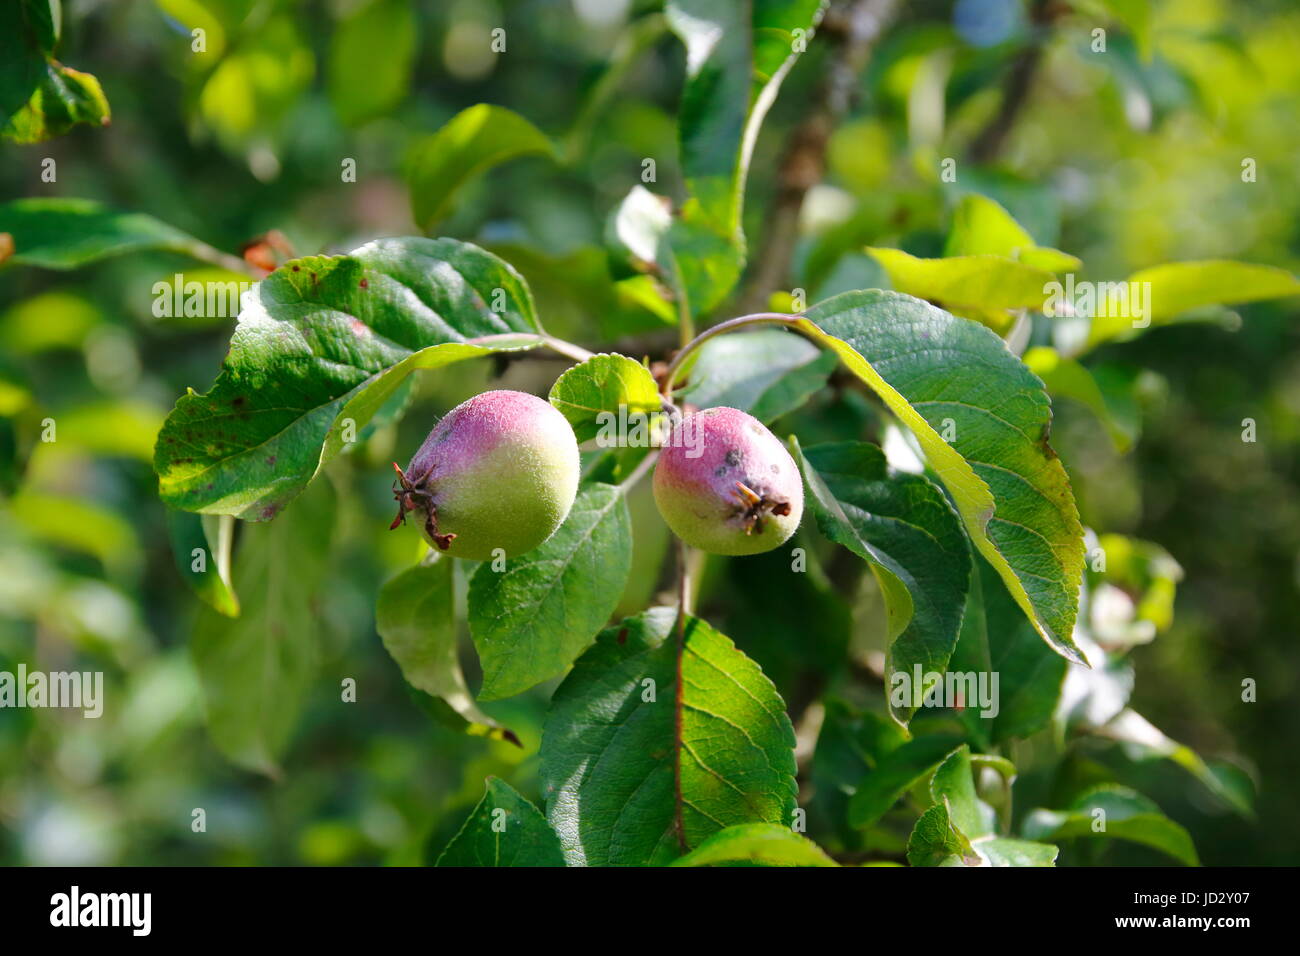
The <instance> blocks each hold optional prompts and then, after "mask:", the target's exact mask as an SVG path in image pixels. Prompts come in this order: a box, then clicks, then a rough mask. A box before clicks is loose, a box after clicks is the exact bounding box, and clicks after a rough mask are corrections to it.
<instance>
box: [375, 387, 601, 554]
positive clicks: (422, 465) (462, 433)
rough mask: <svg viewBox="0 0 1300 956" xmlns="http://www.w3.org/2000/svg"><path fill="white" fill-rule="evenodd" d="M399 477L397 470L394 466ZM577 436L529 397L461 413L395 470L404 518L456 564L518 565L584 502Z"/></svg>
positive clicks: (513, 396)
mask: <svg viewBox="0 0 1300 956" xmlns="http://www.w3.org/2000/svg"><path fill="white" fill-rule="evenodd" d="M394 467H396V466H394ZM579 474H580V464H579V459H578V443H577V440H576V439H575V438H574V434H573V428H572V427H571V426H570V425H569V423H568V422H567V421H566V420H565V418H564V416H563V415H561V414H560V413H559V412H558V411H556V410H555V408H553V407H552V406H551V405H550V404H549V403H547V402H544V401H542V400H541V399H540V398H538V397H537V396H535V395H529V394H527V393H525V392H513V391H505V390H499V391H491V392H483V393H482V394H480V395H476V396H474V397H473V398H471V399H470V400H469V401H467V402H463V403H462V404H460V405H457V406H456V407H455V408H453V409H452V410H451V411H450V412H448V413H447V414H446V415H445V416H444V417H443V419H442V420H441V421H440V422H438V424H437V425H435V426H434V428H433V430H432V431H431V432H429V437H428V438H426V439H425V440H424V444H422V445H421V446H420V448H419V450H418V451H417V452H416V453H415V455H414V456H413V457H412V458H411V463H410V465H408V466H407V468H406V471H405V472H402V471H401V469H400V468H399V469H398V482H397V486H396V487H395V488H394V496H395V497H396V498H397V501H398V515H397V518H396V519H395V520H394V521H393V527H396V526H397V525H398V524H400V523H402V522H403V521H404V519H405V517H406V516H407V514H408V513H410V515H411V517H412V518H413V519H415V523H416V524H417V526H419V527H420V528H421V530H422V531H423V533H424V535H425V537H426V538H428V539H429V540H430V541H431V542H432V543H433V544H435V545H436V546H437V547H438V548H440V549H441V550H443V551H446V552H447V553H448V554H450V555H452V556H453V557H458V558H469V559H471V560H475V561H486V560H489V559H491V558H493V557H494V556H495V555H496V553H497V549H498V548H499V549H501V551H502V552H504V553H505V555H506V557H514V556H515V555H519V554H523V553H524V552H526V551H531V550H532V549H533V548H535V547H537V546H538V545H539V544H541V543H542V542H543V541H545V540H546V539H547V538H549V537H550V536H551V535H552V534H554V533H555V530H556V529H557V528H559V527H560V525H561V524H563V523H564V519H565V518H567V517H568V516H569V509H570V508H572V507H573V500H574V498H575V497H576V495H577V493H578V478H579Z"/></svg>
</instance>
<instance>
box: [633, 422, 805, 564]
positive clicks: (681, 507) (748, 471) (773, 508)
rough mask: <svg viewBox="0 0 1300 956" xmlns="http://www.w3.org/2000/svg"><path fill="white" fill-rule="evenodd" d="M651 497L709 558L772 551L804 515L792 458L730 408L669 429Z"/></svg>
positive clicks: (761, 426) (761, 428)
mask: <svg viewBox="0 0 1300 956" xmlns="http://www.w3.org/2000/svg"><path fill="white" fill-rule="evenodd" d="M738 484H739V485H743V486H744V488H745V489H747V491H748V495H747V494H746V492H745V491H742V490H741V489H739V488H738V487H737V486H738ZM654 495H655V503H656V504H657V505H658V506H659V514H660V515H662V516H663V519H664V521H665V522H666V523H667V525H668V527H669V528H671V529H672V531H673V533H674V534H675V535H677V537H679V538H681V539H682V540H683V541H685V542H686V543H687V544H689V545H691V546H692V547H695V548H699V549H701V550H702V551H708V552H709V553H710V554H726V555H745V554H761V553H762V552H764V551H771V550H772V549H773V548H776V547H779V546H780V545H782V544H784V543H785V542H786V541H787V540H789V538H790V536H791V535H792V534H794V532H795V529H796V528H798V527H799V519H800V518H801V517H802V516H803V480H802V478H801V477H800V475H799V470H798V469H797V468H796V467H795V463H794V459H793V458H791V457H790V453H789V452H788V451H786V449H785V446H784V445H783V444H781V441H780V440H779V439H778V438H777V437H776V436H775V435H773V434H772V433H771V432H770V431H769V430H768V429H767V427H766V426H765V425H764V424H763V423H762V422H760V421H759V420H758V419H757V418H754V417H753V416H752V415H749V414H747V413H746V412H742V411H740V410H739V409H736V408H727V407H719V408H709V409H705V410H704V411H701V412H695V413H694V414H691V415H686V416H684V417H683V418H682V420H681V421H680V422H678V423H677V424H676V425H675V426H674V428H673V430H672V432H671V433H670V436H669V439H668V442H667V443H666V445H665V447H664V448H663V449H662V450H661V451H660V453H659V461H658V462H657V463H656V465H655V476H654ZM755 498H757V499H760V502H761V503H758V504H757V505H755V502H754V499H755ZM747 504H748V507H747Z"/></svg>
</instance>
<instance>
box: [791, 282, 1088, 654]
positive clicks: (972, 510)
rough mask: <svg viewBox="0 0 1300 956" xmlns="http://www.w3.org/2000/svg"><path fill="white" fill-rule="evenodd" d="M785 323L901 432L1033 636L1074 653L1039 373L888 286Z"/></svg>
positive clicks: (1070, 502)
mask: <svg viewBox="0 0 1300 956" xmlns="http://www.w3.org/2000/svg"><path fill="white" fill-rule="evenodd" d="M794 327H795V328H798V329H800V330H801V331H803V332H805V334H808V335H810V336H812V338H813V339H814V341H818V342H819V343H821V344H824V345H826V346H828V347H829V348H831V349H832V350H834V351H835V352H836V353H837V354H838V355H839V356H840V358H841V359H842V360H843V361H844V362H845V364H846V365H847V366H848V368H849V370H850V371H852V372H853V373H854V374H856V375H857V376H858V377H859V378H861V379H862V380H863V381H864V382H866V383H867V385H869V386H870V387H871V388H872V390H873V391H875V392H876V394H878V395H879V396H880V397H881V399H882V400H883V401H884V402H885V404H886V406H887V407H888V408H889V410H890V411H891V412H892V413H893V414H894V415H895V416H896V417H897V418H898V419H899V420H900V421H901V422H902V423H903V424H904V425H906V426H907V427H908V428H909V429H911V431H912V432H913V434H915V435H916V438H917V440H918V442H919V443H920V445H921V449H922V451H923V452H924V453H925V456H926V459H927V460H928V462H929V464H930V467H931V468H932V469H934V472H935V473H936V475H937V476H938V477H939V479H940V481H942V482H943V484H944V485H945V487H946V488H947V489H948V492H949V494H950V495H952V498H953V500H954V503H955V504H956V507H957V512H958V514H959V515H960V516H961V519H962V523H963V524H964V525H965V527H966V532H967V534H969V535H970V538H971V541H972V542H973V543H974V544H975V546H976V549H977V550H978V551H979V552H980V553H981V554H982V555H983V556H984V557H985V559H986V560H988V561H989V563H990V564H991V565H992V566H993V567H994V568H995V569H996V570H997V572H998V574H999V575H1000V576H1001V577H1002V579H1003V581H1004V582H1006V585H1007V588H1008V589H1009V590H1010V592H1011V594H1012V596H1013V597H1014V598H1015V600H1016V603H1017V604H1018V605H1019V606H1020V607H1021V609H1022V610H1023V611H1024V612H1025V614H1026V615H1028V616H1029V618H1030V620H1031V621H1033V622H1034V625H1035V627H1036V628H1037V630H1038V632H1039V634H1040V635H1041V636H1042V638H1043V640H1045V641H1047V642H1048V644H1049V645H1050V646H1051V647H1052V648H1053V649H1054V650H1056V652H1057V653H1059V654H1061V655H1062V656H1064V657H1066V658H1067V659H1070V660H1075V661H1079V660H1080V655H1079V652H1078V650H1077V648H1075V647H1074V644H1073V641H1072V640H1071V633H1072V631H1073V629H1074V619H1075V615H1076V614H1077V612H1078V593H1079V585H1080V582H1081V580H1082V575H1083V528H1082V526H1081V525H1080V523H1079V515H1078V510H1077V508H1076V507H1075V503H1074V496H1073V494H1072V493H1071V491H1070V484H1069V479H1068V477H1067V476H1066V473H1065V469H1064V468H1063V467H1062V466H1061V463H1060V461H1059V460H1058V459H1057V457H1056V453H1055V452H1054V451H1053V450H1052V448H1051V446H1050V445H1049V444H1048V442H1047V435H1048V431H1049V430H1050V425H1051V404H1050V402H1049V401H1048V398H1047V393H1046V392H1045V391H1044V389H1043V386H1042V382H1040V381H1039V380H1038V379H1037V378H1036V377H1035V376H1034V375H1033V373H1032V372H1030V371H1029V370H1028V369H1027V368H1025V366H1024V365H1023V364H1022V363H1021V362H1020V361H1019V360H1017V359H1016V358H1015V356H1013V355H1012V354H1011V353H1010V352H1008V351H1007V349H1006V346H1005V345H1004V344H1003V342H1002V341H1001V340H1000V339H999V338H998V337H997V336H996V335H994V334H993V333H992V332H990V331H989V330H988V329H986V328H984V327H983V326H981V325H979V324H977V323H974V322H969V321H965V320H962V319H958V318H956V317H955V316H952V315H949V314H948V313H947V312H944V311H942V310H940V309H937V308H935V307H933V306H930V305H928V304H926V303H924V302H921V301H920V300H918V299H914V298H911V297H909V296H905V295H899V294H897V293H890V292H879V291H875V290H870V291H866V292H849V293H844V294H843V295H839V296H836V297H834V298H832V299H828V300H827V301H825V302H823V303H821V304H819V305H818V306H816V307H815V308H813V309H812V310H810V311H809V312H808V315H807V317H806V318H804V319H798V320H795V322H794ZM940 429H942V430H943V431H944V432H946V433H948V434H950V435H951V436H952V442H951V444H950V443H949V442H947V441H945V440H944V436H943V435H941V434H940Z"/></svg>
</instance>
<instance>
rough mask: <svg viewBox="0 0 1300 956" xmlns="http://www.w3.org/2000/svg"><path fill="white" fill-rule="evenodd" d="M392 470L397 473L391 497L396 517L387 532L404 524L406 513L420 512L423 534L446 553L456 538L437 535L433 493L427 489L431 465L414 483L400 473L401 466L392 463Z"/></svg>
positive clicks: (450, 535) (436, 517)
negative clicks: (394, 505) (394, 504)
mask: <svg viewBox="0 0 1300 956" xmlns="http://www.w3.org/2000/svg"><path fill="white" fill-rule="evenodd" d="M393 469H394V470H395V471H396V472H397V481H396V482H394V483H393V497H394V498H396V499H397V517H396V518H394V519H393V523H392V524H390V525H389V526H388V530H389V531H392V530H393V529H394V528H396V527H397V526H398V525H401V524H406V513H407V512H408V511H421V510H422V511H423V512H424V533H425V534H426V535H428V537H429V540H430V541H432V542H433V543H434V544H436V545H437V546H438V549H439V550H440V551H446V550H447V549H448V548H449V547H451V542H452V539H453V538H455V537H456V536H455V535H454V534H439V533H438V506H437V505H436V504H434V501H433V492H432V491H430V490H429V488H428V482H429V476H430V475H432V474H433V465H432V464H431V465H430V466H429V468H428V470H427V471H425V473H424V474H422V475H421V476H420V477H419V478H416V479H415V480H414V481H412V480H411V479H410V478H408V477H407V474H406V472H404V471H402V466H401V465H399V464H398V463H397V462H393Z"/></svg>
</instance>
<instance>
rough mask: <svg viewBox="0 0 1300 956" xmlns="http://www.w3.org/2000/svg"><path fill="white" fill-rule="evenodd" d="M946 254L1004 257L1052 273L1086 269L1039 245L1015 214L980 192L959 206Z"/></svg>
mask: <svg viewBox="0 0 1300 956" xmlns="http://www.w3.org/2000/svg"><path fill="white" fill-rule="evenodd" d="M943 254H944V256H945V257H949V256H986V255H988V256H1003V257H1005V258H1008V259H1015V260H1017V261H1019V262H1023V263H1024V264H1025V265H1028V266H1033V267H1035V268H1037V269H1045V270H1046V271H1048V272H1070V271H1072V270H1075V269H1079V268H1082V267H1083V263H1082V262H1080V261H1079V260H1078V259H1077V258H1075V257H1074V256H1071V255H1067V254H1066V253H1064V252H1060V251H1058V250H1056V249H1049V248H1046V247H1044V246H1040V245H1038V244H1037V243H1036V242H1034V239H1033V237H1032V236H1031V235H1029V233H1028V232H1026V231H1025V229H1024V227H1023V226H1021V225H1020V223H1018V222H1016V221H1015V219H1013V218H1012V217H1011V213H1009V212H1007V211H1006V210H1005V209H1003V208H1002V206H1000V205H999V204H998V203H996V202H994V201H993V200H992V199H989V198H988V197H986V196H981V195H979V194H978V193H970V194H969V195H967V196H963V197H962V200H961V202H959V203H958V204H957V208H956V209H955V210H954V211H953V216H952V228H951V229H950V230H949V232H948V241H947V244H946V245H945V246H944V249H943Z"/></svg>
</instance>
